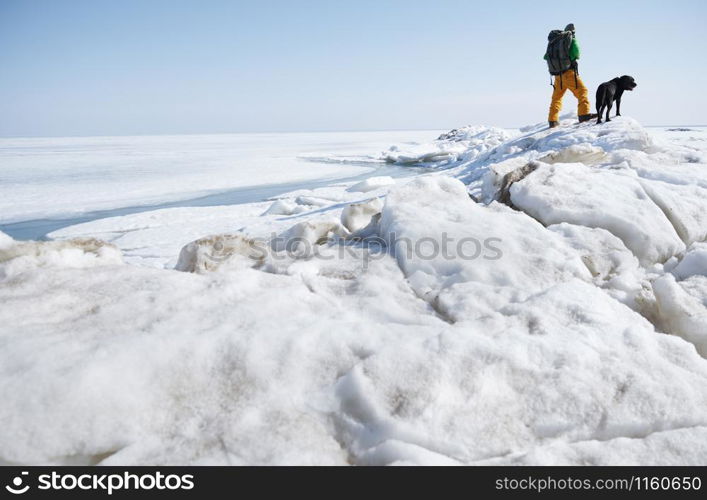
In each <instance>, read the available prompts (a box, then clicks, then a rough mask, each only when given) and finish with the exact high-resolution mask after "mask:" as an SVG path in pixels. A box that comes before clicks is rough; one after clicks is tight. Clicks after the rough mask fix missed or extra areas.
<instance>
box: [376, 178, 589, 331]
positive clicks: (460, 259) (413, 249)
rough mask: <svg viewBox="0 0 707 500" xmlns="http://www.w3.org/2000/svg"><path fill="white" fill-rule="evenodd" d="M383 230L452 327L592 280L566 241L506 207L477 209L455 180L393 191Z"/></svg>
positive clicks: (419, 289)
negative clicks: (555, 289)
mask: <svg viewBox="0 0 707 500" xmlns="http://www.w3.org/2000/svg"><path fill="white" fill-rule="evenodd" d="M431 221H434V222H433V223H431ZM380 227H381V237H383V238H384V239H386V240H387V241H388V242H389V245H390V246H391V248H392V249H393V252H394V254H395V256H396V258H397V260H398V263H399V265H400V267H401V269H402V270H403V272H404V273H405V275H406V276H407V278H408V280H409V281H410V284H411V286H412V287H413V289H414V290H415V291H416V293H417V294H418V296H420V297H422V298H424V299H425V300H427V301H429V302H430V303H431V304H433V305H434V307H436V308H437V309H438V311H439V312H440V313H441V314H443V315H444V316H445V317H447V318H448V319H449V320H450V321H462V320H465V319H472V318H475V317H481V316H483V315H485V314H491V313H494V312H495V311H497V310H498V309H499V308H500V307H502V306H503V304H505V303H508V302H509V301H516V300H524V299H526V298H527V297H529V296H531V295H532V294H535V293H538V292H539V291H542V290H544V289H547V288H549V287H550V286H552V285H554V284H557V283H560V282H563V281H568V280H571V279H573V278H579V279H582V280H587V281H591V279H592V276H591V273H590V272H589V270H588V269H587V267H586V266H585V265H584V263H583V262H582V260H581V258H580V257H579V255H578V254H577V253H576V252H575V251H574V250H572V249H571V248H570V247H569V246H568V245H567V244H566V243H565V242H564V241H563V238H562V237H560V236H559V235H557V234H556V233H554V232H552V231H548V230H547V229H545V228H544V227H543V226H542V225H540V224H539V223H538V222H537V221H535V220H533V219H531V218H530V217H528V216H527V215H525V214H522V213H519V212H515V211H513V210H511V209H509V208H507V207H505V206H503V205H499V204H494V206H492V207H484V206H482V205H479V204H476V203H474V202H473V201H471V200H470V199H469V196H468V195H467V193H466V189H465V187H464V185H463V184H462V183H461V182H459V181H458V180H456V179H452V178H450V177H444V176H437V177H419V178H417V179H415V180H413V181H412V182H410V183H408V184H407V185H405V186H402V187H400V188H398V189H396V190H394V191H392V192H391V193H390V194H389V195H388V197H387V199H386V203H385V206H384V208H383V212H382V217H381V221H380Z"/></svg>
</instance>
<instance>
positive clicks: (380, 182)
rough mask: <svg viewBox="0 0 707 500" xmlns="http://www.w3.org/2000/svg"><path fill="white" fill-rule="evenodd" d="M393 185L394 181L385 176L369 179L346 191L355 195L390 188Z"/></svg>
mask: <svg viewBox="0 0 707 500" xmlns="http://www.w3.org/2000/svg"><path fill="white" fill-rule="evenodd" d="M394 184H395V180H394V179H393V178H392V177H389V176H387V175H384V176H380V177H369V178H368V179H366V180H365V181H361V182H359V183H356V184H354V185H353V186H351V187H350V188H349V189H348V191H350V192H355V193H367V192H369V191H374V190H376V189H380V188H383V187H388V186H392V185H394Z"/></svg>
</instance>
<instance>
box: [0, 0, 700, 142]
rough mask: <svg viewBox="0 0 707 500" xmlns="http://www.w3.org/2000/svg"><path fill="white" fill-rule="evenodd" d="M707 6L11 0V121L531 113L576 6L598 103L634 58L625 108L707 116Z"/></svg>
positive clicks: (194, 127) (425, 125)
mask: <svg viewBox="0 0 707 500" xmlns="http://www.w3.org/2000/svg"><path fill="white" fill-rule="evenodd" d="M706 5H707V4H706V3H705V2H703V1H696V0H695V1H686V0H673V1H671V2H664V1H640V2H634V1H619V0H617V1H602V0H592V1H585V2H577V1H565V2H558V1H554V2H540V1H534V2H520V1H518V2H515V1H502V2H489V1H484V2H474V1H444V0H435V1H427V2H416V1H411V0H408V1H386V0H375V1H368V0H356V1H352V2H332V1H331V0H328V1H306V0H303V1H299V2H297V1H253V0H249V1H247V2H240V1H237V0H233V1H226V0H221V1H219V0H188V1H187V0H139V1H135V0H110V1H108V0H63V1H61V0H0V47H1V49H0V75H1V76H0V136H43V135H47V136H65V135H112V134H121V135H122V134H164V133H209V132H259V131H315V130H388V129H447V128H452V127H456V126H460V125H464V124H468V123H479V124H489V125H499V126H522V125H525V124H528V123H535V122H539V121H544V120H545V119H546V117H547V107H548V104H549V98H550V92H551V87H550V85H549V75H548V74H547V70H546V66H545V63H544V61H543V60H542V54H543V53H544V50H545V43H546V36H547V33H548V31H550V30H551V29H553V28H562V27H564V26H565V24H567V23H568V22H574V23H575V25H576V27H577V37H578V40H579V42H580V46H581V49H582V58H581V60H580V74H581V76H582V78H584V80H585V82H586V83H587V85H588V86H589V88H590V93H591V97H592V102H593V100H594V99H593V95H594V92H595V90H596V86H597V85H598V84H599V83H601V82H602V81H606V80H608V79H610V78H613V77H614V76H618V75H621V74H625V73H626V74H631V75H633V76H634V77H635V78H636V80H637V81H638V84H639V85H638V88H637V89H636V92H634V93H633V94H631V95H628V96H627V97H626V98H625V100H624V105H623V111H624V114H625V115H628V116H633V117H635V118H637V119H639V120H640V121H641V122H643V123H644V124H646V125H659V124H685V125H689V124H705V123H707V116H706V115H707V97H706V96H705V90H704V89H705V87H706V86H707V69H706V68H705V64H704V60H705V52H706V49H707V34H706V33H707V30H705V27H704V24H705V21H706V20H707V15H706V14H707V7H706ZM575 103H576V101H574V99H573V98H572V96H570V95H569V94H568V95H567V97H566V98H565V110H569V109H574V107H575V105H576V104H575Z"/></svg>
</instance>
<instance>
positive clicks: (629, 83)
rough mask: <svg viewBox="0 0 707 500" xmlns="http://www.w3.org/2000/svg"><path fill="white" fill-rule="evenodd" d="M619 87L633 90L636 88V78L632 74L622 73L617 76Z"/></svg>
mask: <svg viewBox="0 0 707 500" xmlns="http://www.w3.org/2000/svg"><path fill="white" fill-rule="evenodd" d="M617 80H618V84H619V88H622V89H624V90H633V89H635V88H636V86H637V85H638V84H637V83H636V80H635V79H634V78H633V77H632V76H628V75H624V76H621V77H619V78H617Z"/></svg>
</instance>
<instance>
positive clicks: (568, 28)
mask: <svg viewBox="0 0 707 500" xmlns="http://www.w3.org/2000/svg"><path fill="white" fill-rule="evenodd" d="M565 31H571V32H572V33H574V23H569V24H568V25H567V26H565Z"/></svg>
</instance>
